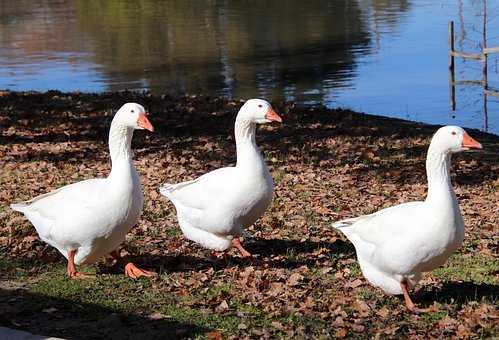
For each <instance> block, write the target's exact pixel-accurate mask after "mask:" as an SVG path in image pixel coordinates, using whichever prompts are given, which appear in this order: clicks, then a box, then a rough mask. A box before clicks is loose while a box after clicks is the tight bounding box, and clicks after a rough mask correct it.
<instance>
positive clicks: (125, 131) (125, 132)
mask: <svg viewBox="0 0 499 340" xmlns="http://www.w3.org/2000/svg"><path fill="white" fill-rule="evenodd" d="M132 137H133V129H132V128H129V127H127V126H125V125H123V124H120V123H119V122H118V121H116V120H113V121H112V123H111V129H110V130H109V153H110V155H111V173H110V174H109V178H110V179H118V178H122V176H123V175H125V176H126V175H130V170H131V169H133V162H132V148H131V144H132Z"/></svg>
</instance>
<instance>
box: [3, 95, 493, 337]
mask: <svg viewBox="0 0 499 340" xmlns="http://www.w3.org/2000/svg"><path fill="white" fill-rule="evenodd" d="M127 101H136V102H139V103H141V104H143V105H144V106H145V107H146V108H147V109H148V110H149V111H150V112H151V117H150V120H151V122H152V124H153V125H154V126H155V128H156V132H155V133H153V134H150V133H148V132H144V131H139V132H136V133H135V137H134V142H133V148H134V150H135V164H136V166H137V170H138V172H139V173H140V175H141V179H142V184H143V187H144V191H145V197H146V200H145V208H144V213H143V216H142V218H141V220H140V222H139V224H138V225H137V226H136V227H135V228H134V229H133V230H132V232H131V233H130V234H129V236H128V238H127V244H126V246H127V247H128V249H129V251H130V253H132V254H133V256H134V257H136V261H137V263H139V264H140V265H143V266H145V267H148V268H154V269H155V270H158V271H159V272H160V273H161V275H160V277H159V278H158V279H154V280H139V281H131V280H128V279H126V278H124V277H122V275H120V274H119V271H118V270H117V269H115V268H114V267H112V265H111V264H110V263H105V262H104V261H103V262H102V263H100V264H98V265H96V266H90V267H88V268H87V271H90V272H95V271H96V272H98V273H99V275H97V277H96V278H95V279H91V280H82V281H78V280H74V281H70V280H67V279H66V277H65V275H64V266H65V262H64V261H63V259H62V257H61V256H60V255H58V254H57V253H56V252H55V251H54V250H52V249H51V248H49V247H47V246H45V245H44V244H43V243H41V242H40V241H39V240H38V238H37V237H36V234H35V232H34V228H33V227H32V226H31V225H30V224H29V223H28V222H27V221H26V220H25V219H24V218H23V217H22V216H21V215H20V214H17V213H14V212H13V211H11V210H10V209H9V208H8V205H9V203H11V202H13V201H18V200H25V199H28V198H30V197H33V196H35V195H38V194H41V193H44V192H47V191H49V190H52V189H55V188H57V187H59V186H61V185H65V184H68V183H71V182H75V181H79V180H83V179H86V178H91V177H97V176H106V175H107V173H108V171H109V161H108V150H107V132H108V128H109V124H110V121H111V118H112V115H113V113H114V112H115V110H116V109H118V108H119V107H120V106H121V105H122V104H123V103H125V102H127ZM241 104H242V103H241V102H239V101H228V100H225V99H220V98H212V97H211V98H209V97H203V96H186V97H181V98H172V97H168V96H166V97H165V96H163V97H158V96H150V95H142V94H133V93H121V94H118V93H112V94H102V95H91V94H74V93H71V94H65V93H59V92H48V93H43V94H40V93H11V92H2V93H0V141H1V145H0V165H1V167H0V187H1V192H0V218H1V221H0V252H1V253H0V254H1V255H0V269H1V272H0V310H2V313H0V325H6V326H9V327H18V328H21V329H25V330H31V331H34V332H38V333H40V332H41V333H44V334H50V335H57V336H62V337H64V336H66V337H72V338H92V337H99V336H118V337H125V336H131V335H132V334H137V333H142V334H143V336H145V337H147V336H157V335H159V334H161V335H164V336H165V335H171V336H177V337H181V336H185V337H198V336H200V337H204V336H206V337H211V338H217V337H220V336H223V337H230V336H238V337H246V336H247V337H255V338H258V337H275V336H277V337H280V336H281V337H282V336H285V337H298V338H300V337H303V336H307V335H308V336H313V337H321V336H324V337H345V336H346V337H352V336H355V337H371V336H373V335H375V334H379V335H381V336H383V337H400V336H406V337H409V336H419V337H420V338H426V337H428V336H459V337H480V336H483V337H488V336H492V335H497V333H498V326H497V320H498V317H499V315H498V313H497V294H498V293H497V292H498V284H499V280H498V277H497V275H498V272H499V263H498V259H497V250H498V238H497V226H498V224H499V223H498V222H499V191H498V190H499V137H497V136H493V135H487V134H484V133H479V132H477V131H468V132H470V134H471V135H472V136H473V137H474V138H476V139H477V140H478V141H480V142H481V143H482V144H483V145H484V147H485V151H484V152H480V153H477V152H475V153H465V154H459V155H456V157H455V158H454V160H453V170H452V174H453V180H454V183H455V187H456V192H457V195H458V198H459V201H460V203H461V209H462V212H463V215H464V218H465V222H466V238H465V244H464V246H463V248H462V249H461V250H460V252H459V253H458V254H456V255H455V256H454V257H453V258H451V260H450V261H449V263H448V264H447V265H446V266H444V267H442V268H440V269H438V270H436V271H435V272H433V273H431V274H429V275H427V276H426V278H425V279H424V280H423V282H422V284H421V285H420V286H419V292H418V293H416V294H415V296H414V300H415V302H417V303H420V304H421V305H423V306H428V305H431V304H432V303H433V301H434V300H435V301H436V303H437V304H438V306H439V308H440V310H439V311H438V312H434V313H429V314H424V315H419V316H418V315H411V314H408V313H407V312H406V311H405V309H404V307H403V304H402V303H401V300H400V298H398V297H388V296H385V295H383V294H382V293H381V292H380V291H378V290H377V289H374V288H372V287H370V286H368V285H367V284H366V281H365V280H364V279H363V278H362V276H361V274H360V271H359V268H358V266H357V264H356V262H355V255H354V252H353V248H352V246H351V245H350V244H349V243H348V242H345V240H344V239H343V238H342V237H341V236H340V235H339V234H338V233H336V232H335V231H334V230H332V229H330V228H329V227H328V226H329V224H330V223H331V222H332V221H334V220H337V219H340V218H345V217H350V216H355V215H359V214H365V213H370V212H373V211H375V210H378V209H380V208H382V207H386V206H390V205H393V204H397V203H401V202H405V201H408V200H420V199H422V198H423V197H424V195H425V191H426V180H425V172H424V169H425V168H424V157H425V153H426V148H427V146H428V144H429V140H430V137H431V134H432V133H433V132H434V131H435V130H436V127H434V126H428V125H422V124H416V123H410V122H405V121H401V120H395V119H389V118H382V117H375V116H367V115H362V114H358V113H354V112H351V111H346V110H326V109H315V110H312V109H300V108H295V107H293V106H292V105H289V104H279V103H275V108H276V111H278V112H279V113H280V114H282V116H283V119H284V124H283V125H282V126H280V125H277V124H275V125H274V124H273V125H270V126H264V127H261V128H259V129H258V132H257V142H258V144H259V145H260V147H261V149H262V150H263V152H264V153H265V157H266V159H267V161H268V164H269V166H270V169H271V172H272V174H273V176H274V179H275V182H276V197H275V199H274V202H273V204H272V206H271V209H270V210H269V211H268V212H267V213H266V214H265V216H264V217H263V218H262V219H261V220H260V221H259V222H258V223H257V224H255V225H254V226H253V227H252V228H250V230H248V231H249V234H251V238H249V239H247V240H246V244H247V247H248V249H249V250H250V251H251V252H252V253H254V254H256V255H257V256H256V257H255V258H254V259H252V260H243V259H241V258H239V257H238V255H237V252H232V251H231V252H230V256H227V258H226V259H223V260H215V259H212V258H210V256H209V252H208V251H206V250H203V249H201V248H199V247H197V246H195V245H194V244H193V243H191V242H188V241H185V240H184V239H183V238H182V236H181V233H180V232H179V229H178V227H177V224H176V220H175V213H174V210H173V206H172V205H171V204H170V203H169V202H167V201H166V199H164V198H163V197H161V196H160V195H159V193H158V191H157V188H158V186H159V185H160V184H162V183H164V182H170V183H172V182H180V181H184V180H187V179H191V178H194V177H196V176H199V175H200V174H202V173H205V172H206V171H209V170H212V169H215V168H218V167H221V166H226V165H229V164H233V163H234V162H235V146H234V137H233V135H232V133H233V122H234V119H235V113H236V112H237V110H238V109H239V107H240V105H241Z"/></svg>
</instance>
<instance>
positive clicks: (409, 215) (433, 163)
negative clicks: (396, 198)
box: [333, 138, 464, 294]
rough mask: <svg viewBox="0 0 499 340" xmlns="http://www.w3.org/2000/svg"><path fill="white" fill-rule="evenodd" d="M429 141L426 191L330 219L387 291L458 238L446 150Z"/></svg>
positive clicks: (416, 275)
mask: <svg viewBox="0 0 499 340" xmlns="http://www.w3.org/2000/svg"><path fill="white" fill-rule="evenodd" d="M439 143H440V140H439V139H438V138H437V139H436V140H435V139H434V141H432V144H431V145H430V149H429V151H428V156H427V161H426V170H427V176H428V196H427V198H426V200H425V201H423V202H410V203H404V204H400V205H397V206H394V207H390V208H387V209H383V210H380V211H378V212H376V213H374V214H371V215H364V216H360V217H357V218H352V219H349V220H344V221H340V222H337V223H334V224H333V227H335V228H337V229H338V230H340V231H342V232H343V233H344V234H345V235H346V237H347V238H348V239H349V240H350V241H351V242H352V243H353V245H354V246H355V250H356V252H357V257H358V260H359V264H360V267H361V269H362V273H363V274H364V276H365V278H366V279H367V280H368V281H369V282H371V283H372V284H373V285H375V286H378V287H380V288H381V289H383V290H384V291H385V292H386V293H389V294H402V289H401V287H400V283H401V282H403V281H407V282H408V283H409V286H410V287H412V286H414V285H415V284H416V283H417V282H418V281H419V279H420V278H421V273H423V272H428V271H431V270H433V269H435V268H437V267H439V266H441V265H443V264H444V263H445V262H446V261H447V259H448V258H449V257H450V256H451V255H452V253H453V252H454V251H455V250H456V249H458V248H459V247H460V246H461V244H462V242H463V239H464V221H463V218H462V216H461V211H460V209H459V205H458V202H457V198H456V195H455V193H454V190H453V188H452V183H451V180H450V172H449V169H450V153H449V152H446V151H445V150H442V148H441V146H440V144H439Z"/></svg>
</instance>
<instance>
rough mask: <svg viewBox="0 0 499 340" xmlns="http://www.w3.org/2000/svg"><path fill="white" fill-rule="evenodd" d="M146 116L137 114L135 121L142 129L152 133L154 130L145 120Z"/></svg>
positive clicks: (145, 114) (147, 120)
mask: <svg viewBox="0 0 499 340" xmlns="http://www.w3.org/2000/svg"><path fill="white" fill-rule="evenodd" d="M147 114H148V113H145V112H141V113H139V119H137V125H138V126H140V127H141V128H143V129H146V130H149V131H151V132H154V128H153V127H152V124H151V122H150V121H149V119H147Z"/></svg>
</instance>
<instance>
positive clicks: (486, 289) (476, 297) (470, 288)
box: [416, 282, 499, 305]
mask: <svg viewBox="0 0 499 340" xmlns="http://www.w3.org/2000/svg"><path fill="white" fill-rule="evenodd" d="M498 298H499V285H494V284H486V283H480V284H477V283H474V282H445V283H444V284H443V285H442V286H441V287H438V286H432V287H430V288H429V289H428V290H426V289H425V290H419V291H418V292H417V293H416V299H417V301H420V302H422V303H423V304H432V303H433V301H437V302H439V303H453V304H459V305H461V304H465V303H467V302H470V301H478V302H479V301H481V300H483V299H485V300H488V301H492V302H493V301H498Z"/></svg>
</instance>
